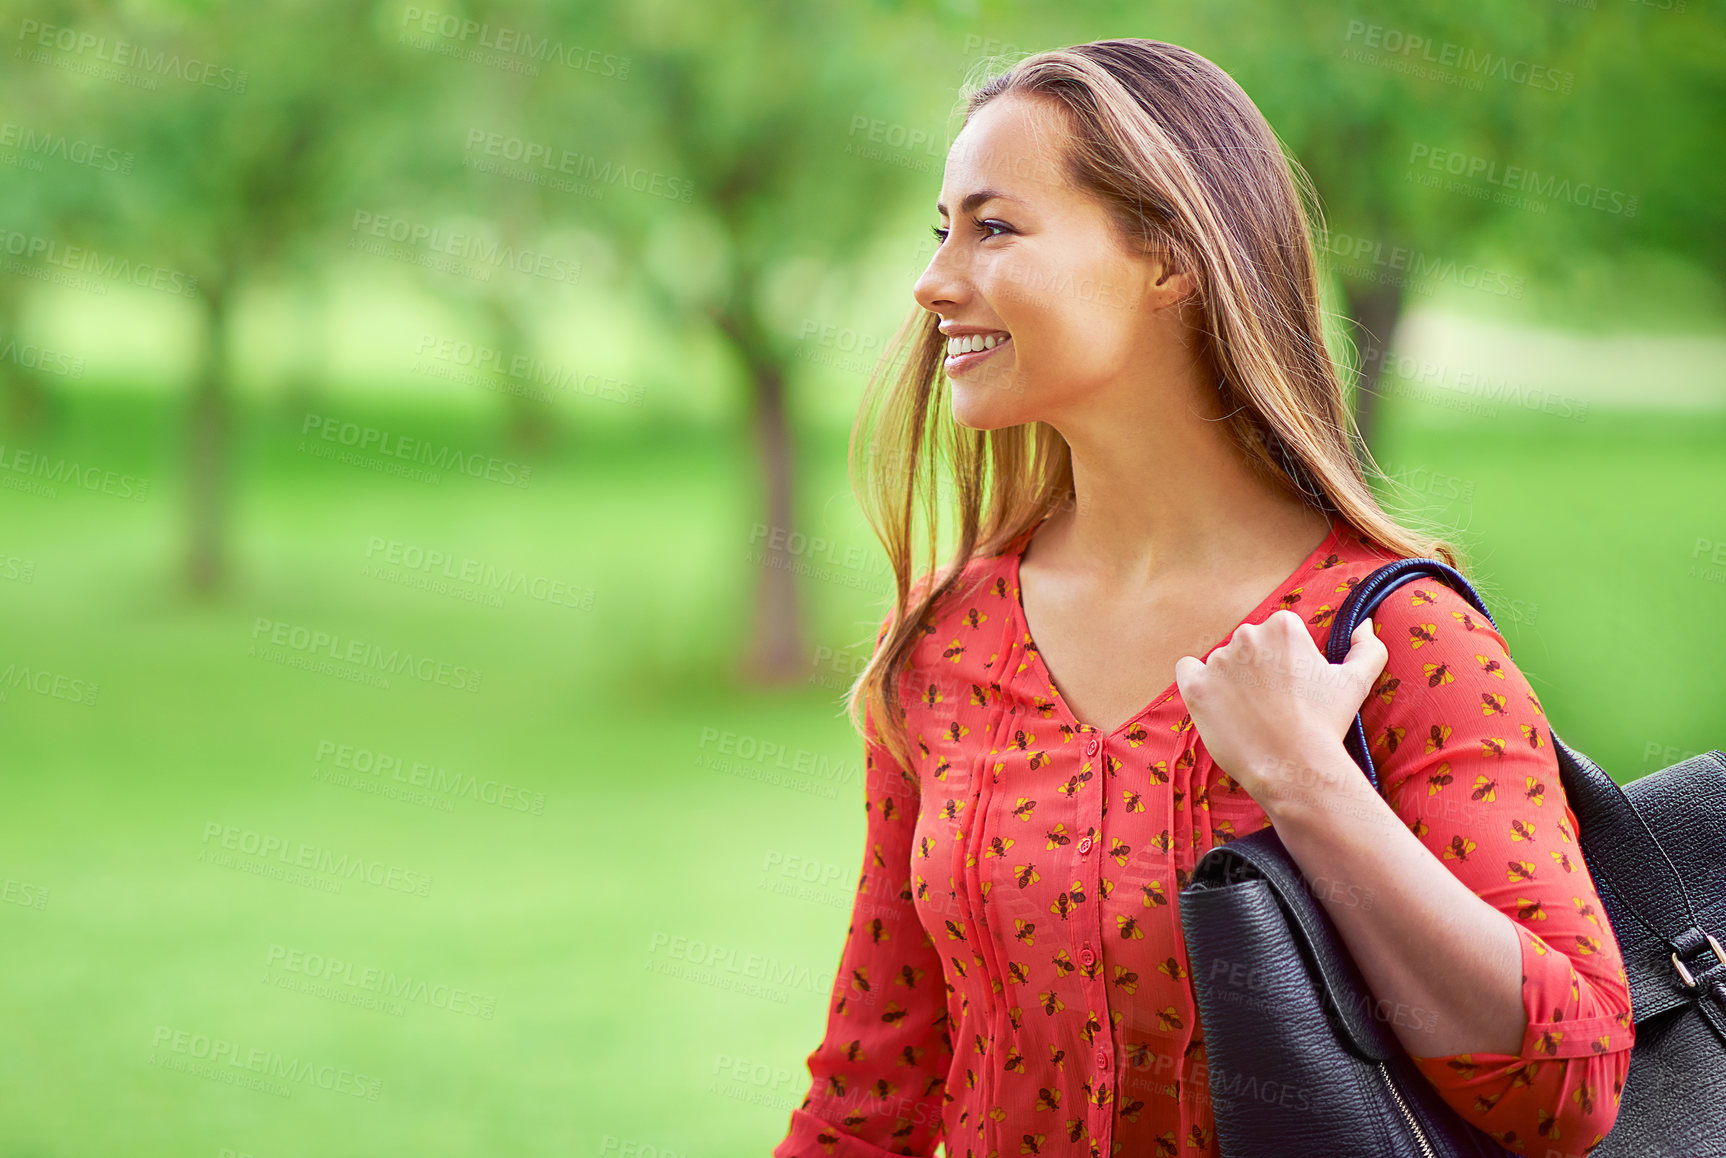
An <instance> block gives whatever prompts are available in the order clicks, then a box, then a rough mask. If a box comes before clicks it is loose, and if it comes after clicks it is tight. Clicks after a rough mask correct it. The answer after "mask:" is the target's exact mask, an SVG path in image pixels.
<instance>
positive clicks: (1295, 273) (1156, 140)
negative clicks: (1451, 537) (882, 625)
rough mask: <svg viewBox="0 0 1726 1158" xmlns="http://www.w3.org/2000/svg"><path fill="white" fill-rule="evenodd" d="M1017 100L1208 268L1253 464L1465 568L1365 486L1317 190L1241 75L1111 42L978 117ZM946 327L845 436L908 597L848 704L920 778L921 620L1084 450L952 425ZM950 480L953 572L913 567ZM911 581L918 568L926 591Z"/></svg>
mask: <svg viewBox="0 0 1726 1158" xmlns="http://www.w3.org/2000/svg"><path fill="white" fill-rule="evenodd" d="M1008 93H1019V94H1030V95H1033V96H1035V97H1037V98H1041V99H1045V100H1053V101H1055V102H1057V107H1059V108H1060V109H1062V110H1063V111H1064V113H1065V114H1066V123H1067V124H1068V125H1069V126H1070V127H1071V134H1070V136H1069V138H1068V139H1067V140H1066V142H1064V144H1065V148H1064V150H1063V152H1064V157H1063V161H1064V165H1063V173H1064V174H1065V176H1066V178H1067V179H1068V180H1069V181H1071V182H1072V184H1073V185H1074V186H1075V187H1076V188H1079V189H1081V190H1084V191H1086V192H1088V193H1091V194H1092V195H1094V196H1096V197H1097V198H1098V199H1099V200H1100V201H1101V202H1102V203H1103V204H1104V205H1105V206H1106V207H1107V209H1108V211H1109V213H1110V216H1111V217H1112V219H1113V221H1114V224H1115V225H1116V226H1117V228H1118V229H1119V230H1120V232H1121V235H1122V236H1123V237H1124V238H1125V239H1127V240H1128V241H1129V242H1130V243H1133V244H1135V245H1136V246H1138V247H1140V248H1141V250H1142V251H1143V252H1147V253H1155V254H1160V255H1162V256H1164V257H1165V258H1166V259H1168V260H1169V262H1170V264H1171V265H1172V266H1173V267H1174V268H1176V269H1182V270H1188V271H1192V272H1194V273H1195V274H1196V275H1197V277H1196V280H1197V283H1198V290H1197V298H1198V300H1197V303H1196V305H1197V311H1198V313H1197V316H1199V317H1201V318H1202V319H1203V323H1202V327H1201V328H1202V331H1203V339H1202V340H1203V347H1204V357H1205V358H1206V359H1207V360H1208V361H1209V362H1210V364H1211V368H1212V370H1213V372H1214V378H1215V380H1216V381H1217V382H1218V384H1219V386H1218V389H1219V391H1220V393H1221V397H1222V401H1223V404H1224V406H1225V407H1226V408H1228V409H1230V410H1232V411H1233V413H1232V414H1230V415H1228V417H1227V418H1226V419H1225V420H1224V426H1225V429H1227V431H1228V433H1229V437H1230V438H1231V439H1232V440H1233V442H1234V443H1235V444H1236V445H1237V446H1238V447H1239V449H1240V451H1241V453H1242V454H1243V455H1244V456H1245V458H1246V461H1247V462H1248V463H1249V464H1250V465H1252V466H1253V467H1254V468H1255V469H1258V470H1260V471H1262V472H1263V473H1264V474H1265V475H1267V476H1268V477H1269V478H1270V479H1271V480H1272V481H1274V483H1275V484H1276V485H1278V486H1280V487H1282V488H1283V489H1285V490H1286V491H1288V492H1289V493H1291V494H1295V495H1299V496H1301V497H1302V498H1303V500H1304V501H1306V502H1308V503H1310V504H1311V505H1313V506H1314V507H1317V508H1319V509H1321V510H1324V511H1327V512H1330V513H1333V514H1340V516H1341V517H1342V519H1343V520H1344V521H1345V522H1346V523H1348V524H1349V525H1351V526H1352V527H1353V528H1354V529H1356V530H1357V531H1359V532H1360V533H1361V535H1362V537H1364V538H1365V539H1367V541H1368V542H1370V543H1373V544H1375V545H1377V546H1379V547H1381V548H1383V549H1385V550H1387V551H1389V552H1391V553H1392V554H1393V555H1395V556H1397V557H1407V556H1426V557H1430V558H1437V559H1441V560H1443V561H1444V562H1446V563H1449V564H1450V565H1451V566H1453V567H1456V568H1457V569H1458V570H1459V571H1460V570H1462V563H1461V558H1460V555H1459V553H1458V552H1457V550H1456V549H1455V548H1454V547H1453V546H1452V545H1451V544H1450V543H1448V542H1446V541H1445V540H1444V539H1442V538H1438V537H1435V536H1431V535H1425V534H1421V533H1418V532H1415V531H1411V530H1409V529H1407V528H1405V527H1404V526H1402V525H1401V524H1399V523H1397V522H1396V521H1394V520H1393V519H1392V518H1391V517H1390V516H1389V515H1387V514H1386V513H1385V512H1384V510H1383V509H1382V508H1381V507H1380V506H1379V504H1378V501H1377V499H1376V498H1375V497H1374V495H1373V492H1372V490H1371V488H1370V487H1369V486H1368V485H1367V480H1366V476H1365V475H1364V474H1363V471H1362V467H1361V460H1362V459H1366V460H1367V461H1368V462H1369V464H1371V468H1372V470H1373V471H1374V474H1375V476H1376V477H1379V478H1385V477H1386V476H1384V474H1383V472H1382V471H1380V470H1379V469H1378V467H1377V464H1376V463H1372V462H1371V456H1370V453H1369V452H1368V451H1367V449H1366V447H1365V445H1364V443H1363V442H1362V441H1361V438H1360V432H1359V430H1358V428H1357V427H1356V426H1355V424H1354V419H1353V415H1352V413H1351V412H1350V409H1349V406H1348V402H1347V399H1346V396H1345V394H1344V390H1343V380H1342V375H1341V373H1340V372H1339V369H1338V367H1337V364H1336V362H1335V361H1334V360H1333V358H1332V356H1331V354H1330V352H1329V350H1328V349H1327V348H1326V345H1325V334H1324V324H1323V310H1322V309H1321V306H1320V287H1319V269H1318V264H1317V259H1316V257H1315V253H1314V244H1313V232H1312V231H1313V228H1314V225H1313V223H1314V221H1317V222H1319V223H1320V227H1321V228H1322V216H1321V214H1320V211H1319V209H1318V206H1317V197H1316V195H1315V194H1314V193H1313V190H1312V186H1311V183H1310V181H1309V180H1308V179H1307V177H1306V175H1305V173H1304V171H1302V170H1301V169H1300V167H1299V165H1298V164H1297V163H1295V162H1294V161H1293V160H1292V159H1291V158H1289V157H1288V156H1287V155H1286V154H1285V153H1284V151H1283V148H1282V145H1281V142H1280V141H1279V140H1278V139H1277V136H1276V134H1275V133H1274V132H1273V131H1272V129H1271V127H1270V125H1269V124H1268V123H1267V122H1266V121H1265V119H1264V116H1263V114H1261V113H1260V112H1259V110H1258V107H1257V106H1256V105H1254V104H1253V102H1252V100H1251V99H1250V98H1248V96H1247V94H1246V93H1245V92H1243V91H1242V90H1241V88H1240V86H1239V85H1237V84H1236V83H1235V82H1234V80H1233V79H1232V78H1231V77H1230V76H1229V75H1228V74H1227V73H1225V72H1224V71H1223V70H1222V69H1220V68H1218V67H1217V66H1216V65H1215V64H1212V63H1211V62H1210V61H1209V60H1206V59H1205V58H1204V57H1202V56H1200V55H1198V54H1197V53H1195V52H1192V51H1190V50H1188V49H1185V48H1181V47H1179V46H1177V45H1173V44H1165V43H1163V42H1161V41H1155V40H1139V39H1124V40H1101V41H1095V42H1092V43H1090V44H1078V45H1073V46H1071V47H1068V48H1058V49H1052V50H1050V51H1047V52H1039V53H1035V54H1033V55H1030V56H1027V57H1025V58H1024V59H1022V60H1019V61H1018V62H1017V63H1015V64H1013V65H1012V66H1011V67H1010V68H1008V69H1007V70H1006V71H1004V72H1001V73H1000V74H998V75H996V76H994V77H992V78H990V79H988V80H987V81H986V82H985V83H983V84H981V85H980V86H977V85H974V84H969V83H968V84H967V85H966V86H965V88H964V89H963V90H962V92H961V100H962V102H963V103H964V109H965V120H966V121H967V122H968V121H969V120H970V118H971V117H972V116H973V115H974V114H975V113H976V112H977V110H978V109H980V108H981V107H983V105H985V104H987V103H988V102H990V101H992V100H994V99H996V98H997V97H1001V96H1004V95H1006V94H1008ZM1309 207H1310V208H1309ZM1309 214H1310V215H1309ZM939 323H940V318H939V317H938V316H936V315H935V314H933V313H931V312H929V311H927V310H925V309H923V308H922V307H921V306H918V307H917V308H915V309H914V310H913V311H912V312H911V314H910V316H909V317H908V318H907V319H906V321H905V322H904V323H903V324H902V325H901V327H900V329H899V331H898V333H897V334H896V335H895V336H894V339H893V341H892V343H891V344H890V345H889V347H888V350H887V352H886V353H885V355H884V356H883V358H882V360H881V362H880V363H879V364H878V365H877V366H876V368H875V372H874V374H873V375H872V376H871V378H870V381H869V384H868V386H867V388H866V390H865V394H864V400H863V405H862V408H861V411H860V413H859V415H858V421H857V424H856V425H855V426H854V427H853V429H852V432H851V441H850V447H849V460H850V469H851V478H852V482H853V486H854V488H855V489H857V491H858V495H859V503H860V505H861V506H862V508H863V511H864V514H865V516H866V517H867V518H868V519H869V522H870V524H871V525H872V526H873V527H874V529H875V533H876V534H877V535H878V536H879V537H880V539H881V541H882V543H883V545H884V546H885V548H886V551H887V557H888V560H889V562H890V564H891V566H892V570H893V581H894V606H893V614H892V616H891V622H890V623H889V624H888V626H887V627H886V629H885V630H884V631H883V633H882V634H881V636H880V638H879V639H878V641H877V643H876V646H875V650H874V654H873V656H872V657H871V659H870V661H869V663H868V665H867V666H866V667H865V668H864V669H863V671H862V672H861V673H859V675H858V677H857V680H856V681H855V683H854V684H853V685H852V687H851V690H850V693H849V696H848V700H847V711H848V714H849V715H850V717H851V720H852V723H853V725H854V726H858V728H859V731H860V732H864V734H865V736H866V738H867V736H868V733H867V732H866V731H865V729H864V724H867V723H873V724H875V725H876V728H875V730H876V731H878V732H879V739H880V741H881V743H882V744H883V745H884V746H885V747H886V749H887V751H888V752H889V753H891V754H892V755H893V757H894V758H895V759H896V760H897V761H898V762H899V764H900V765H901V767H902V768H903V769H905V770H907V776H909V775H910V773H909V770H910V769H911V768H913V767H914V765H913V763H912V761H911V750H910V749H911V742H910V738H909V736H908V734H907V730H906V727H905V720H904V707H903V704H902V702H901V700H900V698H899V694H898V689H897V675H898V671H899V668H900V667H901V666H902V664H903V661H904V660H905V659H906V657H907V656H908V655H909V653H910V651H911V650H912V648H913V647H914V646H915V644H916V642H917V640H918V638H919V637H920V635H921V634H922V632H921V630H920V625H921V623H922V621H923V619H924V617H925V615H926V614H927V613H928V612H929V610H930V608H931V607H932V606H933V605H935V604H936V603H937V602H938V601H940V600H941V599H942V598H944V597H946V596H947V595H949V594H950V593H951V594H955V595H957V594H962V593H958V592H955V587H956V585H957V583H958V581H959V579H960V577H961V575H962V573H963V572H964V570H965V567H966V565H967V564H968V563H969V562H970V561H971V560H972V559H973V558H975V557H977V556H978V555H979V554H981V555H995V554H999V553H1000V552H1001V550H1002V549H1003V548H1004V547H1005V546H1007V545H1008V544H1010V543H1012V542H1013V541H1014V540H1016V539H1017V538H1018V536H1019V535H1021V534H1023V533H1024V532H1025V531H1027V530H1029V529H1030V528H1032V527H1033V526H1035V525H1036V524H1037V523H1039V522H1040V521H1041V520H1042V519H1043V518H1044V517H1045V516H1046V515H1048V514H1050V513H1051V512H1052V511H1054V510H1056V509H1058V508H1060V507H1061V506H1063V505H1069V504H1071V503H1072V502H1073V500H1074V496H1073V473H1072V460H1071V455H1070V451H1069V448H1068V446H1067V443H1066V440H1065V439H1064V438H1062V437H1061V435H1060V433H1059V432H1058V431H1056V430H1055V429H1054V428H1053V427H1052V426H1049V425H1048V424H1047V423H1044V422H1031V423H1025V424H1022V425H1019V426H1014V427H1008V428H1005V429H1000V430H989V431H979V430H973V429H970V428H967V427H962V426H960V425H958V424H957V423H956V422H954V421H953V420H952V419H951V417H950V416H949V413H948V410H947V407H946V405H945V401H946V398H947V389H948V383H947V380H946V377H945V375H944V374H942V373H941V363H942V357H943V354H944V347H945V338H944V337H943V336H942V335H941V333H940V331H939V329H938V328H937V327H938V325H939ZM944 467H945V468H946V469H947V471H948V472H949V476H950V477H949V478H947V479H943V478H942V476H941V471H942V469H943V468H944ZM859 474H861V475H862V484H861V485H860V486H859V485H858V477H859ZM944 481H950V483H951V486H952V494H951V496H950V498H949V500H948V501H949V502H951V504H952V505H953V506H954V507H955V508H956V514H957V520H958V528H959V538H958V543H957V545H956V546H955V548H954V551H953V554H952V557H951V559H950V560H949V563H948V566H947V567H946V568H945V569H944V570H943V571H942V572H941V573H939V574H936V573H934V572H933V571H932V570H931V571H929V572H915V571H914V564H913V560H912V558H911V540H912V534H913V532H912V524H913V515H914V513H915V512H916V511H917V510H918V509H919V507H920V508H921V509H922V511H923V514H924V518H925V522H926V526H927V532H928V535H927V542H928V558H929V559H930V561H931V564H932V563H933V560H934V558H935V556H936V554H937V550H938V547H937V531H938V524H937V520H938V508H939V506H940V505H941V504H940V502H939V501H938V496H937V494H936V491H937V488H938V487H939V485H940V483H942V482H944ZM913 573H918V574H921V575H922V578H921V579H919V580H918V582H917V583H915V584H913V583H912V580H911V576H912V575H913ZM889 704H890V705H891V706H892V710H891V711H888V710H886V708H887V705H889ZM860 708H861V710H862V712H863V714H864V716H865V720H864V721H863V723H860V722H859V712H860ZM912 779H913V780H914V777H912Z"/></svg>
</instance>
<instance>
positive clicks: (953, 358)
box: [946, 334, 1013, 374]
mask: <svg viewBox="0 0 1726 1158" xmlns="http://www.w3.org/2000/svg"><path fill="white" fill-rule="evenodd" d="M1012 344H1013V335H1011V334H1003V335H1001V338H1000V340H999V341H997V342H996V343H995V344H994V345H993V346H990V347H989V348H988V349H986V350H969V351H967V352H965V353H963V354H948V355H947V362H946V368H947V373H948V374H957V373H960V372H961V371H964V370H969V369H970V368H971V367H972V366H975V365H977V364H978V363H979V362H981V361H982V360H983V359H985V358H987V357H988V356H989V355H991V354H993V353H995V352H996V351H997V350H1000V349H1002V348H1003V347H1006V346H1010V345H1012Z"/></svg>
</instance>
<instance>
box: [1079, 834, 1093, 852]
mask: <svg viewBox="0 0 1726 1158" xmlns="http://www.w3.org/2000/svg"><path fill="white" fill-rule="evenodd" d="M1090 851H1091V838H1090V837H1088V836H1087V837H1086V838H1085V839H1084V840H1081V841H1080V842H1079V855H1081V856H1083V855H1084V854H1085V853H1087V852H1090Z"/></svg>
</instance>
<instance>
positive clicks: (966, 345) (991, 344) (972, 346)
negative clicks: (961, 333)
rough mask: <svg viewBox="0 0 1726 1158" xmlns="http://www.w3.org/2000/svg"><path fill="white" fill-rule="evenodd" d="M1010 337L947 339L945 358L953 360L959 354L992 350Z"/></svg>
mask: <svg viewBox="0 0 1726 1158" xmlns="http://www.w3.org/2000/svg"><path fill="white" fill-rule="evenodd" d="M1011 336H1012V335H1010V334H970V335H967V336H965V337H962V338H948V339H947V356H948V357H949V358H955V357H958V356H959V355H960V354H973V353H976V352H977V351H978V350H993V349H994V348H995V347H996V346H999V345H1000V344H1001V343H1002V342H1005V341H1007V340H1008V339H1009V338H1010V337H1011Z"/></svg>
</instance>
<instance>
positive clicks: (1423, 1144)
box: [1374, 1062, 1438, 1158]
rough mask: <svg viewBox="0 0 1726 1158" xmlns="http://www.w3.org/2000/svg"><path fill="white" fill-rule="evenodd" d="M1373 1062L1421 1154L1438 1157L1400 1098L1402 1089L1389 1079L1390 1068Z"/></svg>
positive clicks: (1429, 1157)
mask: <svg viewBox="0 0 1726 1158" xmlns="http://www.w3.org/2000/svg"><path fill="white" fill-rule="evenodd" d="M1374 1064H1376V1065H1377V1066H1378V1072H1379V1073H1380V1074H1381V1075H1382V1076H1383V1077H1384V1084H1385V1088H1386V1089H1388V1090H1389V1091H1390V1096H1391V1097H1392V1098H1393V1099H1394V1100H1395V1101H1396V1108H1397V1109H1399V1110H1401V1111H1402V1117H1403V1120H1404V1121H1405V1122H1407V1123H1408V1128H1409V1129H1410V1130H1412V1131H1414V1140H1415V1143H1416V1144H1417V1145H1419V1146H1420V1152H1421V1154H1422V1155H1423V1156H1424V1158H1438V1155H1437V1154H1436V1153H1434V1152H1433V1149H1432V1144H1431V1143H1430V1142H1428V1141H1427V1140H1426V1131H1425V1130H1422V1129H1421V1128H1420V1123H1419V1122H1417V1121H1415V1119H1414V1114H1413V1112H1412V1111H1410V1110H1409V1108H1408V1103H1407V1102H1405V1101H1403V1100H1402V1091H1401V1090H1399V1089H1397V1088H1396V1083H1395V1082H1393V1081H1391V1080H1390V1070H1389V1069H1388V1068H1387V1067H1386V1066H1385V1064H1384V1063H1383V1062H1376V1063H1374Z"/></svg>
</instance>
